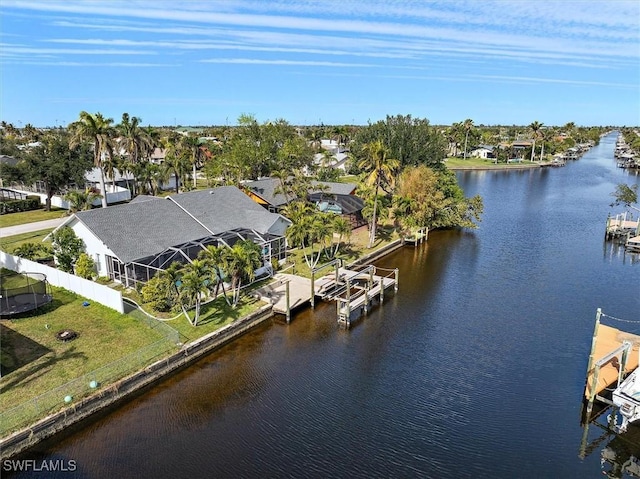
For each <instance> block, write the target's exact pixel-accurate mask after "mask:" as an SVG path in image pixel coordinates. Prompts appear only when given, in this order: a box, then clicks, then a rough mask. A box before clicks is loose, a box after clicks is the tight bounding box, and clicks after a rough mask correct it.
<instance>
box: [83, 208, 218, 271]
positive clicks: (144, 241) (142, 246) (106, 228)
mask: <svg viewBox="0 0 640 479" xmlns="http://www.w3.org/2000/svg"><path fill="white" fill-rule="evenodd" d="M76 217H77V218H78V219H79V220H80V221H82V222H83V223H84V224H85V225H86V226H87V227H88V228H89V229H90V230H91V231H92V232H93V233H94V234H95V235H96V236H97V237H98V238H100V240H102V242H103V243H104V244H105V245H107V247H108V248H109V249H110V250H111V251H113V252H114V253H115V255H116V256H117V257H118V258H119V259H120V261H122V262H124V263H128V262H130V261H134V260H137V259H141V258H145V257H147V256H152V255H156V254H158V253H160V252H162V251H164V250H165V249H167V248H168V247H170V246H176V245H179V244H182V243H186V242H188V241H193V240H197V239H201V238H205V237H207V236H210V235H211V234H210V233H209V232H208V231H207V230H206V229H205V228H203V227H202V226H201V225H199V224H198V222H197V221H195V220H194V219H193V218H191V217H190V216H189V215H187V214H185V213H184V212H183V211H182V210H180V208H179V207H178V206H177V205H176V204H174V203H173V202H171V201H141V202H136V203H129V204H126V205H120V206H110V207H108V208H96V209H93V210H89V211H81V212H78V213H76Z"/></svg>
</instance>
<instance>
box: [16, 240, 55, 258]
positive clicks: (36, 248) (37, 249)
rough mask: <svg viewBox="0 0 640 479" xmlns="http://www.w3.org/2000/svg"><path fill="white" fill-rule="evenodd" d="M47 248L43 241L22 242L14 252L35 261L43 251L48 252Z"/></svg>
mask: <svg viewBox="0 0 640 479" xmlns="http://www.w3.org/2000/svg"><path fill="white" fill-rule="evenodd" d="M46 251H47V248H46V247H45V246H44V245H43V244H41V243H32V242H30V243H22V244H21V245H20V246H18V247H17V248H16V249H14V250H13V254H14V255H16V256H19V257H20V258H24V259H28V260H31V261H34V260H35V259H37V258H39V257H40V256H41V253H43V252H46Z"/></svg>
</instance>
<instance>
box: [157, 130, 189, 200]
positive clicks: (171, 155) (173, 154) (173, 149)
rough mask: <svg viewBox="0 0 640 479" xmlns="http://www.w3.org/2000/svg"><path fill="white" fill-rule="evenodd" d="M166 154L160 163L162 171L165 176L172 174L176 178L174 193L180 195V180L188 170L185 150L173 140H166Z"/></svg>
mask: <svg viewBox="0 0 640 479" xmlns="http://www.w3.org/2000/svg"><path fill="white" fill-rule="evenodd" d="M167 142H168V143H167V153H166V155H165V157H164V162H163V163H162V170H163V171H164V173H165V174H167V176H170V174H171V173H173V174H174V175H175V177H176V193H180V179H181V178H182V177H183V175H184V174H185V173H186V171H187V169H188V165H187V161H188V160H187V158H186V156H185V150H184V149H183V148H182V147H181V145H180V143H179V142H177V141H175V140H174V139H171V138H169V139H167Z"/></svg>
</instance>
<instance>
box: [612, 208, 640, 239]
mask: <svg viewBox="0 0 640 479" xmlns="http://www.w3.org/2000/svg"><path fill="white" fill-rule="evenodd" d="M631 235H633V236H634V237H635V236H637V235H640V218H638V219H635V220H634V219H633V217H632V216H631V215H629V214H627V213H626V212H625V213H621V214H617V215H615V216H613V217H612V216H609V217H608V218H607V227H606V230H605V236H606V238H607V239H614V238H620V237H625V236H631Z"/></svg>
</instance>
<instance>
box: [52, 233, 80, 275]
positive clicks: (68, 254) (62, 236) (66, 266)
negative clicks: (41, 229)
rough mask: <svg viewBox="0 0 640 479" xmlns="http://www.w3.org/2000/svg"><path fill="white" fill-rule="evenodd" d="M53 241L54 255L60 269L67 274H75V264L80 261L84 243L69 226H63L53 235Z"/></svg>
mask: <svg viewBox="0 0 640 479" xmlns="http://www.w3.org/2000/svg"><path fill="white" fill-rule="evenodd" d="M51 237H52V239H53V254H54V256H55V257H56V262H57V263H58V267H59V268H60V269H61V270H62V271H66V272H67V273H73V264H74V263H75V262H76V261H78V258H79V257H80V254H81V253H82V250H83V249H84V241H82V240H81V239H80V238H78V237H77V236H76V234H75V232H74V231H73V230H72V229H71V228H69V227H68V226H63V227H62V228H60V229H58V230H57V231H55V232H54V233H52V234H51Z"/></svg>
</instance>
